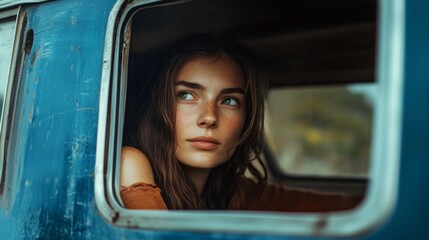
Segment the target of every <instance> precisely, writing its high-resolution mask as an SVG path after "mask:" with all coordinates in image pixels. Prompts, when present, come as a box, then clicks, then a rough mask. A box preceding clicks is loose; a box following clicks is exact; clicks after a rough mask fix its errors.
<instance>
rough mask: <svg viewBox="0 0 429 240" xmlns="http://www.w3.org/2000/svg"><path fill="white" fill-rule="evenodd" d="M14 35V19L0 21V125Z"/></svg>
mask: <svg viewBox="0 0 429 240" xmlns="http://www.w3.org/2000/svg"><path fill="white" fill-rule="evenodd" d="M14 35H15V21H4V22H2V21H0V125H1V116H2V113H3V101H4V96H5V92H6V86H7V78H8V76H9V67H10V61H11V57H12V56H11V55H12V46H13V38H14Z"/></svg>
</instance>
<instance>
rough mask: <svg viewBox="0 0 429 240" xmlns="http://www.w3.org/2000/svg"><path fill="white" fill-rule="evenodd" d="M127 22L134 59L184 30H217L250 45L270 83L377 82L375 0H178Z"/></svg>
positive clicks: (193, 31)
mask: <svg viewBox="0 0 429 240" xmlns="http://www.w3.org/2000/svg"><path fill="white" fill-rule="evenodd" d="M132 21H133V22H132V40H131V51H130V52H131V59H133V58H134V57H137V59H140V60H138V61H144V58H146V59H151V58H154V55H153V54H154V53H155V54H156V51H157V49H159V48H160V47H162V46H164V45H165V44H168V43H171V42H173V41H175V40H176V39H177V38H180V37H182V36H184V35H186V34H189V33H201V32H209V33H221V34H223V35H227V36H229V37H231V38H235V39H238V40H239V41H241V42H243V43H244V44H246V45H247V46H249V47H250V48H251V49H252V50H253V51H254V53H255V54H256V55H257V57H258V58H259V60H260V61H261V65H262V69H263V71H264V73H265V74H266V75H267V76H268V79H269V84H270V86H279V85H283V86H284V85H304V84H321V83H323V84H329V83H350V82H372V81H374V65H375V44H376V1H375V0H348V1H344V0H324V1H319V0H300V1H287V0H284V1H273V0H269V1H265V0H264V1H244V0H239V1H231V0H216V1H214V0H199V1H178V2H172V4H171V5H166V6H165V5H159V6H156V5H155V6H153V7H151V8H147V9H143V10H140V11H139V12H137V13H136V15H135V16H134V17H133V20H132ZM142 58H143V60H142ZM148 61H149V62H150V60H148ZM138 65H139V69H141V67H142V66H145V65H143V64H141V62H139V64H138Z"/></svg>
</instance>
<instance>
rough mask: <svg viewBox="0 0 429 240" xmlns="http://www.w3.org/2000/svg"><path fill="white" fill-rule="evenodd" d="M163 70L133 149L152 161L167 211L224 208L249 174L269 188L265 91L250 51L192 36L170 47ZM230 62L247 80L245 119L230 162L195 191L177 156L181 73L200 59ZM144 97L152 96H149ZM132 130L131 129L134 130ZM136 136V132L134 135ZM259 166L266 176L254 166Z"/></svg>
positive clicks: (158, 74) (143, 104)
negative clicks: (227, 59)
mask: <svg viewBox="0 0 429 240" xmlns="http://www.w3.org/2000/svg"><path fill="white" fill-rule="evenodd" d="M165 52H167V53H168V54H167V58H166V59H165V61H164V62H165V63H164V64H163V66H162V67H159V68H158V69H159V70H158V71H155V72H154V74H153V75H156V76H154V77H153V79H152V80H153V81H154V82H153V84H152V85H151V86H150V90H151V91H150V92H151V97H150V98H147V96H146V101H145V102H140V104H141V106H140V109H139V110H138V114H139V117H138V118H137V119H138V123H137V125H138V126H137V131H135V129H134V131H135V133H134V138H133V137H128V138H129V139H134V140H131V145H134V146H135V147H137V148H139V149H140V150H142V151H143V152H144V153H145V154H146V155H147V157H148V158H149V160H150V162H151V165H152V168H153V172H154V176H155V182H156V183H157V184H158V186H159V187H160V188H161V190H162V196H163V198H164V201H165V203H166V204H167V206H168V208H169V209H226V208H227V207H228V204H229V202H230V200H231V197H232V196H233V194H234V193H235V192H236V191H237V187H238V184H239V182H240V179H241V178H243V177H244V173H245V172H246V170H248V171H249V172H250V173H251V174H252V175H253V176H254V178H255V179H256V181H257V182H258V183H261V184H262V183H265V181H266V170H265V168H264V167H263V164H262V162H261V158H260V155H261V152H262V148H263V122H264V92H265V91H264V87H263V86H262V84H261V82H260V81H259V76H258V74H259V71H258V68H257V64H256V61H255V57H254V55H253V54H252V53H251V51H250V50H249V49H248V48H246V47H244V46H243V45H241V44H238V43H237V42H234V41H231V40H227V39H226V38H220V37H213V36H211V35H206V34H204V35H201V34H199V35H192V36H188V37H185V38H183V39H182V40H180V41H178V42H176V43H174V44H172V45H171V46H170V47H169V48H167V50H166V51H165ZM222 55H226V56H228V57H231V58H232V59H233V60H234V61H235V62H236V63H237V65H238V66H239V67H240V68H241V70H242V71H243V75H244V78H245V81H246V89H245V94H246V99H247V100H246V101H247V106H246V120H245V124H244V127H243V132H242V134H241V138H240V140H239V142H238V143H237V147H236V150H235V152H234V154H233V155H232V156H231V158H230V159H229V160H228V161H227V162H225V163H224V164H222V165H220V166H218V167H216V168H214V169H212V170H211V172H210V175H209V178H208V180H207V183H206V186H205V188H204V190H203V192H202V193H201V195H200V196H199V195H198V192H197V189H196V188H195V186H194V185H193V183H192V182H191V180H190V179H189V177H188V176H187V175H186V174H185V172H184V170H183V169H182V166H181V165H180V163H179V161H178V160H177V159H176V157H175V150H176V147H175V146H176V142H175V130H174V123H175V109H174V106H175V105H174V101H175V98H176V93H175V85H174V82H175V80H176V77H177V74H178V72H179V70H180V69H181V68H182V67H183V66H184V65H185V64H186V63H187V62H189V61H190V60H192V59H194V58H196V57H214V58H216V57H221V56H222ZM146 93H148V92H147V91H146ZM131 131H132V130H131ZM130 134H131V135H132V134H133V133H132V132H130ZM254 160H256V161H258V162H259V163H260V164H261V166H262V169H263V173H261V172H260V171H258V170H257V168H255V166H254V165H253V164H252V161H254Z"/></svg>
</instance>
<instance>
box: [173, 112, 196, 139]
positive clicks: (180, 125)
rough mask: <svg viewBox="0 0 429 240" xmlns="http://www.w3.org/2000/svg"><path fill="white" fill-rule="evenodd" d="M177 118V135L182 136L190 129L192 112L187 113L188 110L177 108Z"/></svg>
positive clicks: (175, 124) (175, 125)
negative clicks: (184, 131)
mask: <svg viewBox="0 0 429 240" xmlns="http://www.w3.org/2000/svg"><path fill="white" fill-rule="evenodd" d="M175 118H176V119H175V123H174V127H175V131H176V134H178V135H180V134H181V132H182V131H183V130H184V129H187V128H189V125H190V123H191V122H192V111H186V109H183V108H180V107H177V108H176V116H175Z"/></svg>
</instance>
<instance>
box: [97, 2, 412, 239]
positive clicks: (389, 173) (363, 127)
mask: <svg viewBox="0 0 429 240" xmlns="http://www.w3.org/2000/svg"><path fill="white" fill-rule="evenodd" d="M402 5H403V1H401V0H397V1H380V2H378V3H377V2H375V1H369V0H368V1H343V2H338V1H323V2H320V1H311V0H308V1H299V2H298V1H281V2H279V1H257V2H249V1H208V0H202V1H160V2H151V3H146V2H145V1H133V2H132V3H129V2H127V1H122V2H119V3H118V4H117V5H116V6H115V8H114V9H113V10H112V13H111V15H110V19H109V25H108V27H107V32H106V42H105V57H104V63H103V64H104V67H103V77H102V78H103V79H102V86H101V94H100V114H99V126H98V127H99V128H98V140H97V141H98V143H97V156H96V158H97V162H96V175H95V198H96V202H97V206H98V208H99V210H100V212H101V214H102V215H103V216H104V217H105V218H106V219H107V220H108V221H110V222H111V223H114V224H117V225H120V226H124V227H136V226H138V227H142V228H147V229H163V230H186V231H211V232H213V231H216V232H235V233H245V234H252V233H258V234H261V233H264V234H270V235H279V234H280V235H289V234H290V235H303V236H308V235H318V236H344V235H354V234H360V233H363V232H368V231H369V230H371V229H373V228H375V227H377V226H378V225H379V224H381V223H382V221H383V220H384V219H385V217H386V216H387V215H388V214H389V212H390V210H391V208H392V206H393V204H394V199H395V193H396V179H397V173H396V171H397V167H398V157H399V155H398V154H399V150H398V151H392V149H398V142H399V129H400V128H399V125H400V104H399V103H400V91H399V89H400V87H401V81H402V78H401V76H402V74H401V67H402V65H401V60H402V55H401V54H402V52H401V51H402V43H403V42H402V35H401V34H402V31H403V29H402V24H403V21H404V20H403V13H402V11H403V7H402ZM377 7H379V10H377ZM377 14H379V16H378V17H377V16H376V15H377ZM377 19H379V22H378V23H377ZM392 19H395V21H394V22H395V23H396V25H392V22H393V20H392ZM376 26H379V29H381V30H379V32H378V33H376V29H377V27H376ZM211 31H222V32H223V33H225V34H229V35H232V36H236V37H237V38H240V39H242V41H244V42H245V43H246V44H247V45H248V46H250V47H251V48H252V50H254V52H255V53H256V55H257V56H258V57H260V59H261V66H262V70H263V72H264V77H265V78H266V80H267V81H269V86H270V97H269V99H268V106H269V107H268V110H269V111H270V110H271V111H273V112H276V113H277V115H278V116H275V115H274V114H272V113H268V114H269V119H268V120H267V122H268V124H269V125H268V126H269V128H270V129H271V135H270V136H268V137H267V139H268V141H271V142H270V143H271V148H272V152H274V154H270V151H268V152H267V155H266V156H267V162H268V163H269V166H270V170H271V171H272V172H273V173H274V175H275V176H277V177H278V178H282V176H284V175H285V174H288V173H289V172H288V171H289V170H290V168H289V166H287V164H292V165H293V164H294V163H288V162H286V163H279V162H278V160H276V159H279V157H278V156H277V157H276V154H277V155H279V156H281V155H282V154H283V152H284V150H283V149H282V148H281V147H279V146H280V145H281V144H285V146H286V147H287V148H291V147H290V146H291V145H297V146H298V147H297V148H296V149H298V150H300V148H302V146H303V145H302V144H303V143H304V144H309V146H308V147H310V148H309V149H310V150H308V149H306V150H305V152H310V153H311V154H310V155H306V156H304V157H303V158H302V159H304V160H302V161H310V159H316V161H319V160H323V158H325V157H327V158H325V159H328V160H326V161H327V162H328V164H326V163H325V165H329V161H336V159H340V160H341V159H346V160H345V162H344V163H341V164H346V165H347V164H352V163H351V162H353V164H356V165H359V166H358V167H355V168H353V170H352V171H349V170H347V168H346V170H345V171H342V172H339V173H337V172H334V173H333V172H332V169H330V170H327V171H326V172H325V173H322V174H319V175H323V177H324V178H323V179H324V180H326V179H328V180H329V181H331V180H332V181H331V182H334V185H330V186H329V188H331V189H333V188H335V189H337V190H338V189H342V188H341V187H339V186H338V185H343V187H344V186H345V189H348V188H350V187H351V186H354V185H355V184H357V185H358V187H357V188H360V189H361V190H358V192H359V191H360V193H362V192H366V197H365V200H364V201H363V203H362V204H361V206H359V207H358V208H356V209H354V210H351V211H346V212H339V213H331V214H329V215H325V214H318V213H312V214H290V213H281V214H279V213H272V212H266V213H261V212H250V211H249V212H231V211H211V212H209V213H208V212H204V211H192V212H187V211H168V212H164V211H145V210H138V211H137V210H128V209H125V208H123V207H122V206H121V201H120V197H119V186H118V185H119V177H118V175H119V159H120V149H121V146H122V141H123V139H122V134H123V129H124V116H125V114H126V108H127V107H128V106H129V104H131V103H132V101H133V99H135V96H136V95H137V94H138V91H141V89H143V90H144V80H143V81H140V82H139V81H136V80H135V79H139V80H142V79H144V74H145V66H147V65H148V64H150V63H151V61H152V60H153V58H154V57H156V56H157V55H156V54H155V53H156V50H157V49H159V48H160V47H162V46H163V45H165V44H168V43H169V42H171V41H174V40H175V39H178V38H180V37H181V36H183V35H185V34H187V33H193V32H211ZM377 34H379V38H378V39H376V37H375V36H377ZM377 44H379V46H378V47H377V48H376V45H377ZM376 68H377V69H376ZM279 98H280V99H281V100H279ZM292 98H296V100H294V101H295V102H292V100H293V99H292ZM302 98H305V99H306V100H308V101H312V102H313V103H318V104H327V105H326V107H325V106H324V109H329V108H331V107H332V106H330V105H329V104H333V105H340V106H334V107H336V108H335V109H333V110H332V111H333V112H335V113H338V116H337V117H336V118H335V119H332V118H331V117H332V115H333V113H332V112H324V111H325V110H324V111H321V110H320V107H318V106H317V105H314V104H312V105H310V110H306V109H298V110H302V111H301V112H300V111H297V113H298V114H297V115H288V114H289V112H288V111H287V110H288V109H292V108H293V107H294V106H296V103H297V102H302V101H301V100H300V99H302ZM320 99H322V100H324V101H326V102H321V100H320ZM285 103H287V104H290V105H293V106H290V105H289V107H286V106H285V105H284V104H285ZM340 103H344V104H340ZM276 104H279V106H276ZM337 107H339V109H341V110H342V112H341V111H338V110H337V109H338V108H337ZM276 109H279V110H276ZM283 110H284V112H283ZM319 110H320V112H317V111H319ZM340 112H341V113H340ZM279 113H284V115H283V114H280V115H279ZM315 114H317V115H318V118H313V117H311V116H312V115H315ZM354 114H355V115H356V117H352V118H350V117H351V116H354ZM309 115H310V117H309ZM296 119H300V121H297V122H298V124H303V125H307V124H308V126H306V128H303V129H299V128H300V126H296V125H287V124H289V123H290V124H295V122H296V121H295V120H296ZM338 119H340V120H341V121H344V122H345V124H349V125H342V123H341V124H337V125H334V127H335V128H334V127H332V125H333V124H332V121H337V120H338ZM386 119H389V121H386ZM392 119H393V121H392ZM270 121H272V123H269V122H270ZM354 121H356V122H354ZM282 122H283V123H282ZM284 122H286V124H285V123H284ZM288 122H289V123H288ZM273 124H277V125H278V126H280V127H281V128H282V127H284V128H286V127H287V128H293V131H297V133H296V134H297V135H295V136H293V137H291V138H292V140H296V139H299V138H301V137H304V138H305V137H307V138H308V139H306V140H305V141H302V142H301V143H300V142H298V143H294V142H291V143H290V142H288V141H284V136H282V135H280V140H276V138H277V139H278V136H275V134H282V132H281V131H279V130H274V129H273ZM338 125H339V126H340V127H338ZM350 125H351V126H353V130H352V131H351V132H350V131H349V128H350ZM300 131H301V133H300ZM286 132H287V133H289V132H291V133H293V134H295V133H294V132H292V131H291V130H289V131H286ZM302 132H304V134H302ZM357 133H359V134H360V135H357ZM338 136H339V140H338V139H335V137H338ZM322 137H323V138H324V139H325V138H332V145H333V146H334V147H336V148H335V149H334V150H332V146H329V145H328V146H325V145H322V146H316V147H315V146H312V145H311V144H313V143H315V142H320V138H322ZM386 139H388V141H386ZM358 141H362V144H360V145H359V144H355V142H358ZM286 144H288V145H286ZM299 144H301V145H299ZM355 145H358V147H356V148H357V149H354V148H353V147H355ZM338 146H339V148H338ZM279 149H280V150H279ZM298 150H293V149H292V150H291V151H298ZM313 153H314V154H313ZM287 154H290V153H287ZM320 156H322V157H320ZM332 159H333V160H332ZM292 160H293V158H292ZM280 161H283V160H280ZM349 162H350V163H349ZM281 164H285V165H286V166H287V167H286V168H285V169H281V166H280V167H279V165H281ZM356 168H358V169H360V170H359V171H356V170H355V169H356ZM334 169H335V167H334ZM276 171H277V173H275V172H276ZM293 171H295V172H292V173H293V174H295V175H296V174H301V175H300V176H304V177H301V178H292V181H289V180H285V181H289V182H288V183H289V184H292V185H293V181H295V180H296V179H298V180H302V179H304V180H306V179H310V181H311V182H312V183H315V184H316V185H317V184H319V183H318V182H319V180H321V178H307V177H306V176H305V175H315V174H316V173H314V172H311V171H310V172H307V170H305V171H303V170H300V169H295V170H293ZM300 171H301V172H300ZM302 171H303V172H302ZM317 172H319V170H317ZM339 176H340V177H344V176H346V177H347V178H337V177H339ZM356 176H358V177H363V178H364V179H365V178H366V177H368V178H371V182H370V183H369V185H368V186H366V184H367V183H366V182H359V181H358V182H355V181H354V180H353V179H352V181H351V182H350V181H349V180H350V179H349V177H356ZM327 177H328V178H327ZM274 180H276V179H274ZM316 180H317V181H316ZM280 182H282V180H280ZM304 185H305V184H304ZM304 185H303V184H301V185H300V184H296V186H301V187H302V186H304ZM322 188H324V187H323V186H322V187H321V188H320V189H319V190H322ZM362 189H363V190H362ZM374 212H377V214H374ZM209 215H210V216H209ZM207 218H210V221H211V224H206V222H205V221H202V219H207ZM318 226H320V227H318Z"/></svg>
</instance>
